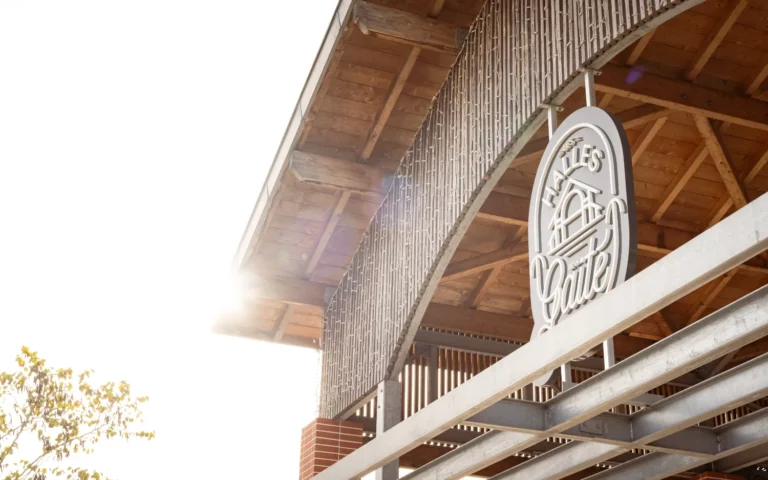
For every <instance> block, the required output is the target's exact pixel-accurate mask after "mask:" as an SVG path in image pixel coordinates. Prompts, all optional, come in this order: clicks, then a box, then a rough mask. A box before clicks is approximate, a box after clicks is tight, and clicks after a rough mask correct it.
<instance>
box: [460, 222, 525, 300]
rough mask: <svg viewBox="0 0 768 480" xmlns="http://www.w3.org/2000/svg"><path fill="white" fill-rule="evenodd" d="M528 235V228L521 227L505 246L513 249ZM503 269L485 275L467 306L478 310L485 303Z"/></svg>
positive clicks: (495, 269)
mask: <svg viewBox="0 0 768 480" xmlns="http://www.w3.org/2000/svg"><path fill="white" fill-rule="evenodd" d="M526 233H528V227H519V228H518V229H517V231H516V232H515V233H514V235H512V236H511V237H510V238H508V239H507V241H506V245H504V246H505V247H513V246H514V245H515V244H517V243H519V242H520V241H521V240H522V239H523V238H525V236H526ZM503 268H504V265H498V266H496V267H494V268H492V269H491V270H488V271H486V272H485V274H483V277H482V278H481V279H480V282H479V283H478V284H477V287H475V289H474V290H473V291H472V293H471V294H470V296H469V300H468V301H467V304H468V305H469V306H470V307H473V308H477V307H478V306H479V305H480V304H481V303H482V302H483V298H485V295H486V294H487V293H488V290H489V289H490V288H491V286H493V284H494V283H496V279H497V278H498V276H499V274H500V273H501V270H502V269H503Z"/></svg>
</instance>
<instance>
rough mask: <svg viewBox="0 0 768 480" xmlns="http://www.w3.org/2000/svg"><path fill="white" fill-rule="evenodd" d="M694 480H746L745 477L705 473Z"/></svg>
mask: <svg viewBox="0 0 768 480" xmlns="http://www.w3.org/2000/svg"><path fill="white" fill-rule="evenodd" d="M693 480H744V477H740V476H738V475H731V474H728V473H716V472H704V473H700V474H699V475H696V476H695V477H693Z"/></svg>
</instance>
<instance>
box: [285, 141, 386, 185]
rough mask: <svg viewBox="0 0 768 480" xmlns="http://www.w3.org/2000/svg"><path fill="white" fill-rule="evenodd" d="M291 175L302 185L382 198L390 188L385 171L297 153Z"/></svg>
mask: <svg viewBox="0 0 768 480" xmlns="http://www.w3.org/2000/svg"><path fill="white" fill-rule="evenodd" d="M290 168H291V172H292V173H293V175H294V176H295V177H296V179H297V180H299V181H300V182H307V183H312V184H315V185H322V186H325V187H331V188H336V189H340V190H347V191H351V192H356V193H359V194H361V195H369V196H371V195H372V196H381V195H383V194H385V193H386V192H387V189H388V188H389V181H390V180H389V176H388V175H387V173H386V172H385V171H384V170H381V169H378V168H376V167H372V166H369V165H363V164H360V163H355V162H350V161H349V160H342V159H339V158H333V157H327V156H324V155H317V154H314V153H307V152H301V151H299V150H294V151H293V152H292V153H291V166H290Z"/></svg>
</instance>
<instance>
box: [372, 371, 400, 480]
mask: <svg viewBox="0 0 768 480" xmlns="http://www.w3.org/2000/svg"><path fill="white" fill-rule="evenodd" d="M376 400H377V401H376V434H377V435H378V434H381V433H384V432H386V431H387V430H389V429H390V428H392V427H394V426H395V425H397V424H398V423H400V420H401V419H400V382H398V381H397V380H385V381H383V382H381V383H380V384H379V388H378V392H377V396H376ZM398 478H400V460H393V461H391V462H389V463H388V464H386V465H384V466H383V467H381V468H380V469H378V470H376V480H397V479H398Z"/></svg>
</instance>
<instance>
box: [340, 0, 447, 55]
mask: <svg viewBox="0 0 768 480" xmlns="http://www.w3.org/2000/svg"><path fill="white" fill-rule="evenodd" d="M353 21H354V22H355V23H356V24H357V25H358V27H360V30H361V31H362V32H363V33H364V34H366V35H372V36H375V37H380V38H384V39H387V40H391V41H394V42H399V43H404V44H407V45H411V46H414V47H419V48H426V49H430V50H437V51H443V52H450V53H457V52H458V51H459V48H460V47H461V44H460V43H459V40H460V38H461V37H462V35H460V32H459V29H458V28H457V27H456V26H454V25H450V24H448V23H444V22H440V21H438V20H435V19H433V18H427V17H422V16H420V15H416V14H413V13H409V12H404V11H402V10H398V9H395V8H390V7H385V6H382V5H376V4H374V3H370V2H366V1H363V0H360V1H358V2H357V3H356V4H355V10H354V17H353Z"/></svg>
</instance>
